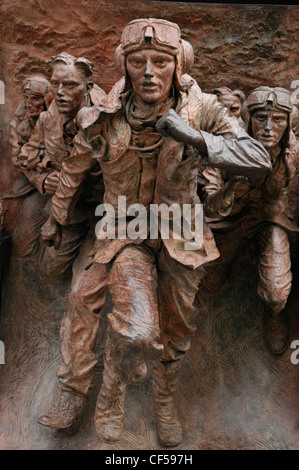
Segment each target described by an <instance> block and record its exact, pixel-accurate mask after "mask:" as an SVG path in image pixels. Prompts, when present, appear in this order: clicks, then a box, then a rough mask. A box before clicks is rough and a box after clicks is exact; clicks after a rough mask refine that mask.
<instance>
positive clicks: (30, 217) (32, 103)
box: [4, 75, 53, 258]
mask: <svg viewBox="0 0 299 470" xmlns="http://www.w3.org/2000/svg"><path fill="white" fill-rule="evenodd" d="M50 88H51V86H50V83H49V82H48V80H47V79H46V78H45V77H43V76H40V75H34V76H32V77H28V78H25V80H24V81H23V83H22V87H21V89H22V92H23V96H24V99H23V101H22V102H21V104H20V105H19V107H18V108H17V110H16V112H15V116H14V118H13V120H12V121H11V123H10V138H9V143H10V144H11V159H12V163H13V165H14V166H16V167H17V168H18V170H20V171H21V168H20V162H19V159H18V157H19V155H20V152H21V149H22V147H23V145H25V144H26V143H27V142H28V141H29V139H30V137H31V134H32V132H33V129H34V126H35V124H36V122H37V119H38V117H39V115H40V113H42V112H44V111H46V110H47V108H48V107H49V106H50V104H51V101H52V99H53V95H52V93H51V91H50ZM46 202H47V197H43V196H42V195H41V194H40V193H39V192H38V190H37V189H36V187H35V184H34V181H31V182H29V180H28V178H27V177H26V171H25V170H24V174H23V173H22V172H21V173H20V176H19V178H17V179H16V180H15V182H14V184H13V186H12V187H11V188H10V192H9V194H6V195H5V203H4V204H5V209H6V210H7V211H13V213H14V214H15V217H14V218H11V219H13V220H11V222H10V225H9V226H8V227H7V230H8V231H9V233H10V234H11V236H12V244H13V252H14V255H15V256H17V257H21V258H23V257H27V256H34V255H36V254H37V252H38V249H39V246H40V244H39V242H38V240H39V233H40V228H41V226H42V224H43V223H44V222H45V220H46V216H45V215H44V214H43V213H42V211H41V209H42V208H43V207H44V206H45V204H46Z"/></svg>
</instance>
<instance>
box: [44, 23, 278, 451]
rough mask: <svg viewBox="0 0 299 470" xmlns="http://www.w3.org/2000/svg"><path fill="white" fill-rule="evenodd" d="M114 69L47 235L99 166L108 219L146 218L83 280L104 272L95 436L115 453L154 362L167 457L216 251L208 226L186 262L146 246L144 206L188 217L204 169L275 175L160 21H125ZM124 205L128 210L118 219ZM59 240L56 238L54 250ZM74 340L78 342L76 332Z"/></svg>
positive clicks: (104, 245)
mask: <svg viewBox="0 0 299 470" xmlns="http://www.w3.org/2000/svg"><path fill="white" fill-rule="evenodd" d="M115 61H116V65H117V67H118V69H119V70H121V71H122V73H123V75H124V76H125V79H122V80H121V81H120V82H119V83H118V84H116V85H115V87H114V90H113V91H112V94H111V96H113V97H114V98H113V99H114V101H113V103H110V105H109V107H107V109H106V110H105V107H103V106H101V107H98V106H95V107H93V108H89V109H87V108H84V109H82V110H81V111H80V113H79V114H78V117H77V122H78V125H79V127H80V128H81V131H80V132H79V133H78V135H77V137H76V138H75V139H74V148H73V151H72V154H71V156H70V158H69V159H68V160H66V161H65V164H64V165H63V169H62V172H61V175H60V179H59V183H58V188H57V190H56V193H55V195H54V196H53V199H52V217H53V218H52V220H50V221H49V224H48V225H49V228H51V227H52V226H53V224H54V222H55V221H56V223H57V233H59V230H58V228H59V226H60V225H62V226H65V225H67V224H68V223H69V221H70V219H71V217H72V210H73V201H74V200H76V198H77V192H78V190H80V187H81V185H82V182H83V181H84V180H85V178H86V175H88V173H89V171H90V168H92V166H93V165H94V163H95V161H99V162H100V165H101V169H102V172H103V178H104V183H105V196H104V201H105V203H107V204H110V205H111V207H112V208H113V210H114V211H115V214H116V219H117V220H116V225H118V223H119V222H121V221H125V223H127V224H128V223H129V221H126V214H127V209H128V207H129V206H130V205H131V204H134V203H138V204H142V206H143V207H145V208H146V210H147V215H148V220H147V222H148V225H147V224H145V226H146V233H145V236H142V237H137V239H132V238H130V237H129V236H128V235H127V236H125V237H124V238H121V237H118V234H117V233H116V237H115V238H114V239H112V238H111V239H109V238H107V239H106V240H97V241H96V243H95V245H94V247H93V250H92V252H91V254H90V267H89V269H87V270H86V272H85V286H86V288H87V287H88V286H89V277H90V278H91V280H92V282H93V283H94V281H95V279H94V276H95V273H96V271H95V269H96V268H95V266H96V265H97V264H99V265H106V266H107V269H108V288H109V291H110V294H111V297H112V301H113V310H112V312H111V313H110V314H109V315H108V334H107V341H106V346H105V355H104V371H103V381H102V386H101V389H100V393H99V396H98V400H97V405H96V413H95V425H96V430H97V432H98V435H99V436H100V437H101V439H103V440H105V441H108V442H114V441H116V440H118V439H119V438H120V436H121V433H122V430H123V425H124V399H125V392H126V386H127V384H128V383H130V382H136V381H138V380H141V379H143V378H144V377H145V376H146V373H147V362H148V361H150V360H151V359H152V360H153V361H154V363H153V391H154V402H155V409H156V414H157V420H158V436H159V440H160V442H161V444H162V445H164V446H176V445H178V444H179V443H180V442H181V441H182V428H181V424H180V421H179V419H178V415H177V411H176V408H175V404H174V391H175V386H176V382H177V379H178V376H179V371H180V368H181V365H182V362H183V360H184V356H185V353H186V352H187V351H188V349H189V347H190V336H191V334H192V333H193V332H194V330H195V328H194V325H193V324H192V317H193V314H194V307H193V301H194V298H195V295H196V293H197V290H198V286H199V283H200V281H201V279H202V277H203V275H204V266H206V264H207V263H209V262H210V261H212V260H214V259H216V258H217V257H218V250H217V248H216V245H215V242H214V238H213V235H212V232H211V230H210V229H209V228H208V226H207V225H206V224H204V230H203V240H202V245H201V244H197V245H196V248H194V250H193V251H187V250H185V245H184V242H186V241H187V240H185V239H184V238H183V237H181V239H180V240H177V239H175V238H174V237H173V235H172V234H171V235H170V237H169V239H166V238H162V236H161V234H159V236H158V238H157V239H152V238H151V237H150V233H149V227H150V217H149V212H150V206H151V204H158V205H160V204H163V203H165V204H166V206H167V207H170V206H171V204H175V203H176V204H178V206H179V208H180V209H182V207H183V204H190V208H193V209H194V208H195V205H197V204H199V203H200V201H199V198H198V196H197V174H198V167H199V163H200V162H201V160H202V161H204V163H205V164H207V165H214V166H217V167H219V168H223V169H230V170H231V171H232V172H234V173H237V174H239V173H241V174H245V175H248V176H251V177H255V176H256V177H258V176H262V175H265V174H267V173H268V172H269V171H270V169H271V164H270V160H269V156H268V154H267V152H266V151H265V149H264V148H263V146H262V145H260V144H259V143H258V142H256V141H255V140H253V139H252V138H250V137H249V136H248V135H247V134H246V132H245V131H244V130H242V129H241V128H240V127H239V125H238V123H237V120H236V119H235V118H230V117H229V116H228V112H227V109H226V108H224V107H223V106H221V105H220V104H219V103H218V101H217V99H216V97H215V96H213V95H208V94H205V93H202V92H201V90H200V88H199V87H198V85H197V84H196V82H195V80H193V79H192V78H191V77H190V76H189V75H187V72H188V71H189V69H190V68H191V67H192V64H193V48H192V46H191V45H190V44H189V43H187V42H186V41H184V40H182V39H181V35H180V29H179V27H178V25H176V24H174V23H171V22H169V21H166V20H161V19H139V20H134V21H132V22H131V23H129V24H128V25H127V26H126V27H125V29H124V31H123V34H122V39H121V45H120V46H119V47H118V49H117V50H116V53H115ZM119 196H123V197H125V198H126V203H125V207H124V208H123V209H121V208H119V205H118V203H119V199H118V198H119ZM191 213H192V218H191V221H190V224H191V225H192V226H193V224H194V212H193V211H192V210H191ZM170 218H171V216H170ZM160 222H161V218H160ZM57 233H55V231H53V232H52V233H51V237H52V239H55V238H56V236H57ZM126 233H127V232H126ZM120 235H123V232H121V234H120ZM51 237H49V239H48V241H50V240H51ZM193 241H194V242H195V240H194V239H193ZM99 282H101V279H100V280H99ZM84 320H85V321H86V322H87V321H89V319H88V318H85V317H84ZM68 326H69V328H75V327H76V325H75V324H69V325H68ZM91 327H92V325H91ZM92 331H93V334H96V330H95V329H92ZM76 333H77V341H78V342H79V341H80V330H76ZM86 357H87V360H86V361H84V360H83V356H82V367H81V369H80V370H81V373H82V374H83V375H84V373H85V370H86V369H85V367H86V368H87V369H88V370H90V366H91V365H92V364H91V362H90V361H89V360H88V354H87V355H86ZM90 379H91V376H89V380H90ZM61 380H62V382H63V378H62V377H61ZM86 384H87V382H85V385H86ZM80 387H81V385H80V382H78V384H75V383H73V384H71V386H70V388H69V392H68V393H69V395H74V394H77V395H78V394H79V392H80V393H81V395H82V397H84V396H86V393H87V392H86V388H85V387H81V390H80ZM60 397H61V395H58V397H57V403H56V406H55V407H54V413H53V418H54V419H55V417H56V416H57V412H58V410H59V405H60V404H59V398H60ZM54 400H55V399H54ZM70 401H71V398H70ZM64 403H65V402H64ZM52 406H53V405H52ZM52 409H53V408H51V409H50V411H49V413H47V418H48V420H50V419H51V411H52ZM62 411H63V410H62ZM79 412H80V410H79V409H78V407H73V408H72V409H71V407H69V415H70V417H72V419H73V421H75V420H76V419H77V417H78V413H79ZM48 422H49V421H48Z"/></svg>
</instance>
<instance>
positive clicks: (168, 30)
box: [114, 18, 194, 91]
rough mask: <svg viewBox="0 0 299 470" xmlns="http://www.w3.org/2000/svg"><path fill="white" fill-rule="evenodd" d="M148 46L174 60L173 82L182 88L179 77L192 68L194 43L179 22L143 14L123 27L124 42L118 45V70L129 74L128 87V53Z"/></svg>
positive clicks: (127, 84)
mask: <svg viewBox="0 0 299 470" xmlns="http://www.w3.org/2000/svg"><path fill="white" fill-rule="evenodd" d="M145 50H152V51H156V53H157V56H159V54H160V55H163V54H164V55H165V56H166V55H168V56H170V61H172V62H173V63H174V70H173V71H172V76H171V78H172V83H173V85H174V86H175V88H176V89H177V90H181V91H183V90H184V87H183V85H182V84H181V80H180V79H181V76H182V75H183V74H185V73H187V72H188V71H189V70H190V69H191V67H192V65H193V62H194V51H193V47H192V46H191V44H190V43H189V42H187V41H185V40H183V39H182V38H181V32H180V28H179V26H178V25H177V24H175V23H172V22H170V21H167V20H162V19H155V18H142V19H138V20H133V21H131V22H130V23H129V24H128V25H127V26H126V27H125V28H124V30H123V33H122V37H121V44H120V45H119V46H118V48H117V49H116V51H115V56H114V57H115V65H116V67H117V69H118V71H119V72H120V73H121V74H122V75H124V76H125V77H126V86H125V89H128V88H129V87H130V86H131V85H132V83H130V75H129V74H128V67H127V62H128V57H129V56H130V55H131V54H133V53H138V52H140V51H145ZM147 54H149V53H147ZM139 55H140V53H139ZM131 81H132V80H131Z"/></svg>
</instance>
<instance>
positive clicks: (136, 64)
mask: <svg viewBox="0 0 299 470" xmlns="http://www.w3.org/2000/svg"><path fill="white" fill-rule="evenodd" d="M129 64H130V65H132V66H133V67H142V65H143V61H142V60H139V59H131V60H130V61H129Z"/></svg>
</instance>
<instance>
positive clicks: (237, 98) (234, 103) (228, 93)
mask: <svg viewBox="0 0 299 470" xmlns="http://www.w3.org/2000/svg"><path fill="white" fill-rule="evenodd" d="M213 93H214V95H216V96H217V98H218V101H219V103H222V104H223V106H225V107H226V108H227V109H228V112H229V115H230V116H235V117H237V118H238V121H239V124H240V126H241V127H245V126H244V121H243V120H242V118H241V110H242V104H243V103H244V101H245V95H244V93H243V91H241V90H231V89H230V88H228V87H226V86H223V87H220V88H215V90H213Z"/></svg>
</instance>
